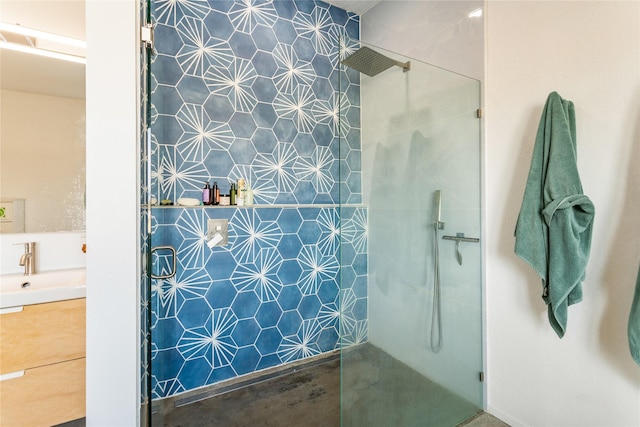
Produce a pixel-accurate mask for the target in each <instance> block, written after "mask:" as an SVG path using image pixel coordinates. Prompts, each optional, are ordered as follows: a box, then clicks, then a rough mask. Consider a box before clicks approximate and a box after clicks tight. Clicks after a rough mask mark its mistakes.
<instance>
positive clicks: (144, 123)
mask: <svg viewBox="0 0 640 427" xmlns="http://www.w3.org/2000/svg"><path fill="white" fill-rule="evenodd" d="M150 1H151V0H141V1H140V2H139V8H140V9H139V10H140V22H141V23H142V24H141V25H143V26H146V25H149V24H150V23H151V2H150ZM152 55H153V48H152V46H150V45H147V44H143V45H142V47H141V52H140V124H141V126H140V150H141V156H140V234H141V235H140V243H141V249H140V250H141V257H140V259H141V268H140V290H141V292H140V294H141V298H140V302H141V307H140V372H141V378H140V395H141V398H140V425H141V426H150V425H151V413H152V411H151V400H152V396H151V391H152V389H151V355H152V354H151V318H152V306H151V255H150V248H151V243H152V242H151V205H150V203H149V202H150V200H151V173H150V167H151V163H150V156H151V130H150V126H151V96H150V91H151V67H150V64H151V57H152Z"/></svg>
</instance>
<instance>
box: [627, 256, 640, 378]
mask: <svg viewBox="0 0 640 427" xmlns="http://www.w3.org/2000/svg"><path fill="white" fill-rule="evenodd" d="M628 334H629V350H631V357H633V360H635V361H636V363H637V364H638V365H640V268H638V278H637V279H636V293H635V296H634V297H633V302H632V303H631V313H629V330H628Z"/></svg>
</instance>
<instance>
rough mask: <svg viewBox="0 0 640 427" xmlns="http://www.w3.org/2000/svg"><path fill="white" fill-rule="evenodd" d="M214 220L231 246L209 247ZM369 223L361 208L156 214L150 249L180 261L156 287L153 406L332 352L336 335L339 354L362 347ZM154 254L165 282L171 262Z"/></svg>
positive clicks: (156, 270)
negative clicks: (224, 224)
mask: <svg viewBox="0 0 640 427" xmlns="http://www.w3.org/2000/svg"><path fill="white" fill-rule="evenodd" d="M210 218H224V219H227V220H229V243H228V245H227V246H223V247H214V248H213V249H210V248H209V247H208V246H206V244H205V241H206V224H207V221H208V219H210ZM366 218H367V215H366V209H365V208H363V207H341V208H337V207H317V208H316V207H278V208H276V207H262V208H201V207H200V208H156V209H154V218H153V220H154V224H155V231H154V242H155V243H154V245H172V246H173V247H175V248H176V250H177V253H178V257H177V274H176V275H175V277H173V278H171V279H166V280H153V283H152V295H151V298H152V302H153V307H154V310H153V314H152V336H153V358H152V367H153V393H154V397H156V398H159V397H166V396H169V395H172V394H175V393H180V392H183V391H187V390H190V389H193V388H195V387H201V386H204V385H208V384H212V383H214V382H217V381H221V380H224V379H228V378H232V377H235V376H238V375H243V374H247V373H250V372H254V371H257V370H260V369H265V368H268V367H272V366H275V365H280V364H282V363H287V362H291V361H294V360H298V359H301V358H305V357H309V356H313V355H316V354H320V353H322V352H326V351H330V350H333V349H336V348H338V346H339V345H340V342H339V337H340V330H342V338H343V344H346V345H349V344H355V343H359V342H363V341H365V340H366V331H367V330H366V320H367V291H366V273H367V261H366V260H367V253H366V251H367V243H366V235H367V224H366ZM341 225H342V230H343V232H342V233H341ZM154 254H155V256H154V259H153V270H154V273H155V274H166V272H167V271H168V269H169V268H170V267H169V264H170V263H171V262H170V260H169V259H168V258H169V256H168V255H166V254H162V253H161V252H159V251H158V252H155V253H154ZM340 276H341V277H340ZM341 282H342V289H341V285H340V284H341Z"/></svg>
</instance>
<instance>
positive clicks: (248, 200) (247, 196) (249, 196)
mask: <svg viewBox="0 0 640 427" xmlns="http://www.w3.org/2000/svg"><path fill="white" fill-rule="evenodd" d="M244 204H245V206H253V190H252V189H251V187H250V186H249V185H248V184H247V189H246V190H245V191H244Z"/></svg>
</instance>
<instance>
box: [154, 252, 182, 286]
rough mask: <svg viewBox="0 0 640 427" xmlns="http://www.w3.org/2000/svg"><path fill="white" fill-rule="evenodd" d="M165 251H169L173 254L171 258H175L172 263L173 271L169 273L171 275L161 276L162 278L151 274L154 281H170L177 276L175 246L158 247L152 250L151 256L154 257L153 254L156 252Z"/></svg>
mask: <svg viewBox="0 0 640 427" xmlns="http://www.w3.org/2000/svg"><path fill="white" fill-rule="evenodd" d="M163 249H166V250H169V251H170V252H171V257H172V258H173V262H172V263H171V264H172V266H171V271H170V272H169V274H165V275H160V276H157V275H155V274H153V272H151V278H152V279H170V278H172V277H173V276H175V275H176V249H175V248H174V247H173V246H156V247H154V248H151V256H153V253H154V252H155V251H158V250H163Z"/></svg>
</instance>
